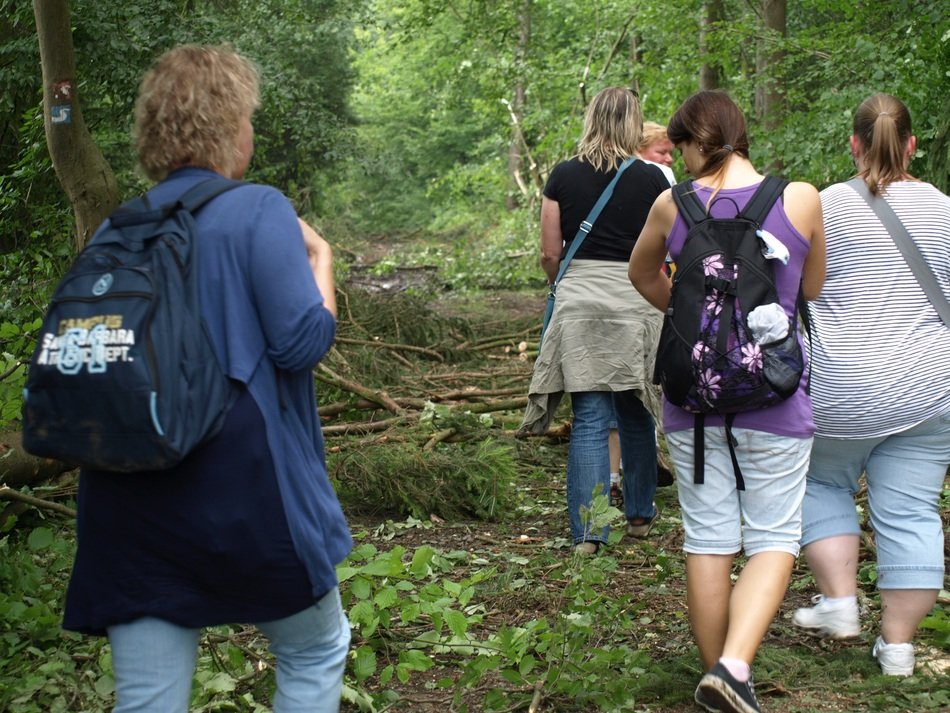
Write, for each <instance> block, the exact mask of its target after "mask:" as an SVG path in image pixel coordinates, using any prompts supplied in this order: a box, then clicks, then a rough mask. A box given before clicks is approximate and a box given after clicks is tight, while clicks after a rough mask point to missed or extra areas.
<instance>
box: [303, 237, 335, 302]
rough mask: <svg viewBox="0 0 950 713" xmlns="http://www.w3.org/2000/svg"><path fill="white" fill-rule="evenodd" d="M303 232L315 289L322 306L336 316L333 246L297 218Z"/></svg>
mask: <svg viewBox="0 0 950 713" xmlns="http://www.w3.org/2000/svg"><path fill="white" fill-rule="evenodd" d="M297 222H298V223H299V224H300V230H301V232H302V233H303V242H304V245H305V246H306V248H307V260H309V262H310V269H311V270H312V271H313V279H314V280H315V281H316V283H317V289H319V290H320V294H321V295H322V296H323V304H324V306H325V307H326V308H327V309H328V310H330V312H332V313H333V316H334V317H336V285H335V284H334V281H333V248H331V247H330V243H328V242H327V241H326V240H324V238H323V236H321V235H320V234H319V233H317V231H316V230H314V229H313V228H312V227H310V225H309V224H307V223H306V222H304V220H303V219H302V218H297Z"/></svg>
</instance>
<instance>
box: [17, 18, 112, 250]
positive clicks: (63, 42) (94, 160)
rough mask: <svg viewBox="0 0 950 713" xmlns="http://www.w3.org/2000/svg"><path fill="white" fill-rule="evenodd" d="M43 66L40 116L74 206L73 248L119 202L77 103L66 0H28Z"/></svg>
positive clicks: (64, 188) (81, 241)
mask: <svg viewBox="0 0 950 713" xmlns="http://www.w3.org/2000/svg"><path fill="white" fill-rule="evenodd" d="M33 14H34V16H35V18H36V34H37V37H38V38H39V44H40V62H41V64H42V67H43V121H44V125H45V127H46V144H47V146H48V148H49V153H50V157H51V158H52V160H53V168H55V169H56V176H57V177H58V178H59V182H60V184H61V185H62V186H63V190H64V191H66V195H67V197H68V198H69V201H70V203H72V206H73V214H74V215H75V218H76V248H77V250H78V249H79V248H81V247H82V246H83V245H85V244H86V241H88V240H89V238H90V237H91V235H92V232H93V231H94V230H95V229H96V227H97V226H98V225H99V223H101V222H102V221H103V219H105V218H106V216H108V215H109V213H110V212H111V211H112V209H113V208H115V206H116V204H117V203H118V202H119V189H118V184H117V183H116V179H115V174H114V173H113V172H112V169H111V168H110V167H109V164H107V163H106V160H105V158H104V157H103V155H102V152H101V151H99V147H98V146H96V144H95V142H94V141H93V140H92V136H91V135H90V134H89V131H88V129H87V128H86V123H85V122H84V121H83V118H82V112H81V111H80V108H79V96H78V93H77V86H76V85H77V82H76V60H75V55H74V52H73V38H72V32H71V29H70V20H69V6H68V2H67V0H33Z"/></svg>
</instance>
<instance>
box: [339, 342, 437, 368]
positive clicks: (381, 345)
mask: <svg viewBox="0 0 950 713" xmlns="http://www.w3.org/2000/svg"><path fill="white" fill-rule="evenodd" d="M336 341H337V342H339V343H340V344H353V345H356V346H360V347H376V348H378V349H389V350H391V351H394V352H396V351H403V352H415V353H416V354H422V355H424V356H427V357H429V358H430V359H435V360H436V361H442V362H444V361H445V357H443V356H442V355H441V354H439V353H438V352H437V351H435V350H433V349H427V348H426V347H417V346H415V345H414V344H391V343H389V342H381V341H378V340H373V339H352V338H350V337H337V338H336Z"/></svg>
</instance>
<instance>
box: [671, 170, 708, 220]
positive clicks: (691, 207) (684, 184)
mask: <svg viewBox="0 0 950 713" xmlns="http://www.w3.org/2000/svg"><path fill="white" fill-rule="evenodd" d="M673 202H674V203H676V208H677V209H678V210H679V212H680V215H681V216H683V220H685V221H686V227H687V228H692V227H693V226H694V225H696V224H697V223H702V222H703V221H704V220H706V218H708V217H709V216H708V215H707V214H706V208H705V207H704V206H703V204H702V203H701V202H700V200H699V196H697V195H696V189H695V188H693V181H692V179H690V178H687V179H686V180H685V181H680V182H679V183H677V184H676V185H675V186H673Z"/></svg>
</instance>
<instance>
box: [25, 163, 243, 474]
mask: <svg viewBox="0 0 950 713" xmlns="http://www.w3.org/2000/svg"><path fill="white" fill-rule="evenodd" d="M239 185H241V183H240V182H239V181H231V180H228V179H224V178H213V179H210V180H207V181H204V182H202V183H200V184H199V185H197V186H195V187H194V188H192V189H191V190H190V191H188V192H187V193H186V194H185V195H183V196H182V197H181V198H180V199H179V200H178V201H177V202H175V203H174V204H172V205H169V206H163V207H161V208H155V209H152V208H150V207H149V205H148V200H147V198H145V197H143V198H137V199H135V200H133V201H130V202H129V203H126V204H125V205H123V206H122V207H120V208H119V209H118V210H116V211H115V212H114V213H113V214H112V215H111V216H110V217H109V219H108V220H107V221H106V222H105V223H104V224H103V225H102V226H101V227H100V228H99V230H98V231H97V232H96V234H95V235H94V236H93V238H92V240H91V241H90V243H89V245H88V246H87V247H86V248H85V249H84V250H83V251H82V252H81V253H80V254H79V256H78V257H77V258H76V260H75V262H74V263H73V265H72V266H71V267H70V269H69V271H68V272H67V274H66V276H65V277H64V278H63V280H62V281H61V282H60V284H59V286H58V287H57V289H56V292H55V294H54V296H53V299H52V301H51V303H50V307H49V310H48V311H47V314H46V317H45V319H44V321H43V327H42V330H41V335H40V340H39V343H38V344H37V347H36V350H35V352H34V354H33V357H32V360H31V361H30V367H29V372H28V376H27V382H26V388H25V389H24V394H23V447H24V449H25V450H27V451H28V452H30V453H33V454H34V455H38V456H45V457H49V458H56V459H58V460H62V461H65V462H67V463H73V464H76V465H79V466H82V467H85V468H91V469H98V470H108V471H118V472H134V471H143V470H160V469H165V468H170V467H172V466H174V465H176V464H177V463H178V462H180V461H181V459H182V458H184V457H185V456H186V455H188V453H190V452H191V451H192V450H193V449H194V448H196V447H197V446H198V445H200V444H201V443H203V442H204V441H206V440H207V439H208V438H210V437H211V436H213V435H215V434H216V433H217V432H218V431H219V430H220V428H221V425H222V423H223V422H224V417H225V415H226V414H227V410H228V408H229V407H230V404H231V402H232V401H233V396H234V387H233V386H232V385H231V383H230V381H229V380H228V378H227V377H226V376H225V374H224V373H223V371H222V369H221V367H220V365H219V363H218V360H217V358H216V356H215V353H214V349H213V346H212V344H211V340H210V337H209V336H208V334H207V331H206V328H205V325H204V321H203V320H202V318H201V313H200V308H199V298H198V270H197V250H198V248H197V242H196V241H197V240H198V239H199V238H198V237H197V236H196V235H195V222H194V218H193V215H192V213H193V212H194V211H197V210H198V208H200V207H201V206H202V205H203V204H204V203H206V202H207V201H209V200H211V199H212V198H214V197H215V196H217V195H218V194H220V193H222V192H224V191H226V190H230V189H232V188H235V187H237V186H239Z"/></svg>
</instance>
